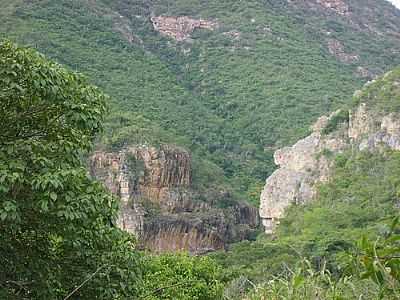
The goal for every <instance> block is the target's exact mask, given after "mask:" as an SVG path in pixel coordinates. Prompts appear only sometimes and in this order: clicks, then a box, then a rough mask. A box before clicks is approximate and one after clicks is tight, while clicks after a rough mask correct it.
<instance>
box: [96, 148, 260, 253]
mask: <svg viewBox="0 0 400 300" xmlns="http://www.w3.org/2000/svg"><path fill="white" fill-rule="evenodd" d="M90 161H91V168H90V169H91V174H92V176H93V177H95V178H97V179H98V180H100V181H102V182H103V183H104V184H105V186H106V187H107V188H108V189H109V190H110V191H111V192H112V193H114V194H115V195H117V196H119V197H120V198H121V205H120V207H121V209H120V216H119V218H118V221H117V225H118V226H119V227H120V228H122V229H124V230H126V231H128V232H130V233H133V234H135V235H136V236H137V237H138V239H139V243H140V246H141V247H142V248H146V249H150V250H152V251H155V252H163V251H179V250H185V251H189V252H191V253H205V252H208V251H213V250H217V249H222V248H224V247H225V245H226V243H228V242H231V241H236V240H241V239H244V238H246V237H247V236H248V234H250V233H251V231H252V230H254V229H256V228H257V226H258V213H257V210H256V209H255V208H253V207H250V206H248V205H245V204H240V203H236V204H235V205H233V206H231V207H230V208H229V209H218V208H216V207H213V205H212V201H210V202H205V201H200V200H195V199H196V198H198V195H197V192H196V191H194V190H193V189H192V188H191V183H192V168H191V157H190V154H189V152H187V151H186V150H184V149H182V148H179V147H173V146H168V145H163V146H160V148H155V147H147V146H141V147H129V148H126V149H124V150H122V151H119V152H118V153H114V152H109V153H107V152H100V151H99V152H96V153H94V154H93V156H92V157H91V160H90Z"/></svg>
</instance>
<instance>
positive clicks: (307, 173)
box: [260, 112, 348, 233]
mask: <svg viewBox="0 0 400 300" xmlns="http://www.w3.org/2000/svg"><path fill="white" fill-rule="evenodd" d="M337 114H338V112H336V113H335V114H332V115H331V116H330V117H326V116H324V117H321V118H320V119H319V120H318V121H317V122H316V123H315V124H314V126H313V127H312V133H311V135H310V136H308V137H306V138H305V139H303V140H300V141H299V142H297V143H296V144H295V145H293V146H292V147H286V148H283V149H280V150H278V151H276V152H275V155H274V159H275V164H276V165H278V166H279V169H278V170H276V171H275V172H274V173H273V174H272V175H271V176H270V177H269V178H268V179H267V182H266V185H265V187H264V190H263V192H262V194H261V205H260V216H261V219H262V223H263V225H264V227H265V231H266V232H267V233H272V232H273V230H274V227H275V226H276V224H277V223H278V222H279V218H280V217H281V216H282V215H283V212H284V210H285V208H286V207H288V206H289V205H290V204H292V203H295V204H302V203H305V202H307V201H309V200H310V199H312V198H313V197H314V195H315V185H316V184H317V183H318V182H321V181H325V180H327V178H328V175H329V168H330V165H331V162H330V160H329V158H328V157H327V155H326V154H328V152H340V151H343V150H344V149H346V147H347V145H348V143H347V141H346V136H345V135H344V134H343V133H344V131H345V128H342V130H341V131H340V132H339V133H337V132H335V133H331V134H327V135H325V134H324V129H325V128H326V126H327V125H328V123H329V122H330V120H332V119H333V118H334V117H335V116H336V115H337ZM324 152H325V155H323V153H324Z"/></svg>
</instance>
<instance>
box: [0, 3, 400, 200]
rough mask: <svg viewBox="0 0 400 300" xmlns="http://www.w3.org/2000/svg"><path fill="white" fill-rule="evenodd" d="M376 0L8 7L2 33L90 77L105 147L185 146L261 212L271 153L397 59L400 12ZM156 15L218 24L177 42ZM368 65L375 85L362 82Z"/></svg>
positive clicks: (201, 169)
mask: <svg viewBox="0 0 400 300" xmlns="http://www.w3.org/2000/svg"><path fill="white" fill-rule="evenodd" d="M370 2H371V3H369V2H368V5H366V6H364V2H363V1H356V0H353V1H351V5H352V7H351V8H352V10H354V11H355V12H354V19H351V20H347V19H346V18H343V17H341V16H338V15H336V14H334V13H330V12H326V11H324V10H322V9H317V10H315V11H314V10H310V9H308V8H307V7H304V5H303V4H301V5H300V4H299V5H297V6H295V5H288V4H287V2H286V1H283V0H279V1H260V0H253V1H246V2H243V1H231V0H225V1H195V0H179V1H135V0H118V1H105V0H104V1H84V0H73V1H70V0H68V1H56V2H55V1H35V2H28V1H22V0H18V1H5V0H4V1H2V2H1V6H2V9H1V12H0V18H1V20H2V22H3V26H2V29H1V31H0V34H2V35H3V36H4V37H6V38H8V39H13V40H15V41H17V42H20V43H22V44H24V45H31V46H34V47H35V48H36V49H38V50H39V51H41V52H42V53H45V54H46V55H48V56H49V57H51V58H54V59H56V60H57V61H58V62H60V63H62V64H65V65H68V66H70V67H71V68H73V69H75V70H78V71H80V72H83V73H85V74H86V75H87V76H89V78H90V80H91V81H92V82H93V83H95V84H96V85H98V86H100V87H101V88H103V90H104V91H105V92H106V93H108V94H109V95H111V100H110V105H109V108H110V110H111V111H110V114H109V115H108V117H107V119H106V126H105V128H106V130H105V133H104V135H103V137H102V139H101V141H99V143H100V144H102V145H104V147H112V148H120V147H123V146H124V145H126V144H136V143H148V144H160V143H174V144H178V145H182V146H184V147H186V148H188V149H190V150H191V152H192V153H193V158H194V163H195V165H196V169H197V170H198V171H197V172H195V175H198V176H196V178H195V179H196V181H197V183H198V185H199V186H204V185H205V186H207V187H209V186H212V185H213V184H214V182H215V181H217V185H218V186H221V185H225V186H226V188H227V189H230V190H232V191H233V192H234V194H235V195H237V198H240V199H244V200H249V201H251V202H253V203H254V204H257V203H258V193H259V192H260V190H261V188H262V185H263V183H264V180H265V178H266V177H267V176H268V175H269V174H270V173H271V172H272V170H273V168H274V164H273V161H272V154H273V152H274V150H276V149H277V148H279V147H281V146H284V145H287V144H288V143H292V142H294V141H296V140H297V139H298V138H299V137H302V136H304V135H306V134H307V132H308V126H309V125H310V124H311V123H312V122H313V120H314V119H316V118H317V117H318V116H320V115H321V114H324V113H326V112H328V111H333V110H335V109H337V108H338V107H340V105H342V104H344V103H347V102H349V101H351V95H352V93H353V92H354V90H356V89H357V88H359V87H360V86H361V85H362V83H363V82H365V81H366V80H368V79H369V78H370V77H369V78H368V76H374V75H376V74H382V73H383V72H385V71H388V70H390V69H391V68H393V67H395V66H396V65H397V64H399V63H400V61H399V56H398V55H397V54H396V51H397V50H398V47H399V43H400V42H399V40H398V39H397V38H396V35H395V31H396V26H397V28H398V26H400V24H399V17H398V14H399V13H398V11H395V10H394V9H393V6H391V5H390V4H389V3H387V2H386V1H384V0H382V1H370ZM369 6H371V7H373V9H374V12H371V11H370V10H368V9H366V8H368V7H369ZM375 11H376V12H380V15H379V16H376V15H375ZM152 15H172V16H174V15H177V16H181V15H188V16H191V17H193V18H203V19H208V20H216V22H217V23H218V24H219V25H218V28H217V29H216V30H214V31H207V30H203V29H200V30H196V31H194V32H193V34H192V36H191V40H190V41H188V42H183V43H179V42H178V43H176V42H175V41H173V40H171V39H170V38H166V37H164V36H162V35H160V34H159V33H158V32H156V31H155V30H154V28H153V26H152V24H151V22H150V16H152ZM362 22H364V23H365V22H370V24H369V25H368V26H371V29H369V30H366V29H365V28H366V26H367V25H365V24H364V23H363V24H361V23H362ZM358 23H360V25H359V24H358ZM363 27H365V28H363ZM393 27H394V28H395V29H393ZM393 30H394V33H392V31H393ZM375 32H382V34H376V33H375ZM333 40H337V41H339V42H340V43H342V44H343V45H344V47H345V52H346V53H356V55H357V56H358V57H359V59H358V60H357V61H354V62H350V63H343V62H341V61H338V59H337V58H336V57H335V56H333V55H331V54H330V53H329V50H328V48H327V44H328V43H329V41H333ZM396 49H397V50H396ZM360 66H361V67H363V68H365V69H367V70H369V74H370V75H367V78H362V77H360V76H359V75H357V74H356V72H357V68H358V67H360ZM99 146H100V145H99ZM215 174H218V176H215ZM221 175H222V176H221ZM255 195H257V196H255Z"/></svg>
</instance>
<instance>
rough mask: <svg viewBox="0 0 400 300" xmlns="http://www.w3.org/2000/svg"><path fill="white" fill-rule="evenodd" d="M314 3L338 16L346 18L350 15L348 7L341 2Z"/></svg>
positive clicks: (338, 0) (323, 1)
mask: <svg viewBox="0 0 400 300" xmlns="http://www.w3.org/2000/svg"><path fill="white" fill-rule="evenodd" d="M316 2H317V3H318V4H320V5H321V6H323V7H325V8H327V9H329V10H332V11H334V12H335V13H337V14H339V15H342V16H346V15H349V14H350V9H349V6H348V5H347V4H346V2H345V1H343V0H316Z"/></svg>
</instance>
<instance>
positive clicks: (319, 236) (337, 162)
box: [213, 68, 400, 299]
mask: <svg viewBox="0 0 400 300" xmlns="http://www.w3.org/2000/svg"><path fill="white" fill-rule="evenodd" d="M348 111H350V116H349V118H345V117H343V116H344V114H337V113H336V114H333V115H332V116H331V118H330V119H329V118H328V117H321V118H320V119H319V121H318V122H317V125H318V126H314V128H313V129H314V131H313V133H312V134H311V135H310V136H308V137H306V138H305V139H303V140H300V141H299V142H297V143H296V144H295V145H294V146H292V147H287V148H285V149H283V150H279V151H277V153H276V158H277V160H278V162H279V163H280V168H279V169H278V170H277V171H276V172H275V173H274V174H272V175H271V177H270V178H269V179H268V180H267V184H266V186H265V190H264V193H263V196H262V199H261V216H262V217H264V219H265V220H266V219H270V221H278V222H275V223H274V224H273V223H271V222H266V223H265V225H267V226H266V230H267V232H268V233H271V231H273V233H274V235H264V236H259V238H258V240H257V241H255V242H247V241H246V242H242V243H238V244H236V245H234V246H232V248H231V249H230V251H228V252H227V253H215V254H213V256H214V257H215V258H217V259H218V260H219V261H220V263H221V264H223V265H224V266H225V267H226V268H227V274H236V276H245V277H247V278H250V279H252V280H254V281H257V282H263V281H268V280H269V279H272V278H274V276H275V275H278V274H285V272H286V271H287V267H288V266H289V267H293V266H294V265H295V264H296V262H298V260H299V258H308V259H309V260H310V261H311V263H312V265H313V266H314V267H315V268H316V269H319V268H321V266H324V264H325V263H326V265H325V267H326V268H328V269H329V270H330V272H332V274H335V275H340V274H343V271H344V269H343V262H344V261H343V258H344V257H343V254H344V253H345V252H346V251H350V250H351V249H353V247H354V245H355V243H356V241H358V240H360V239H361V238H362V237H369V238H371V239H376V238H377V237H379V238H380V241H382V240H384V238H385V237H386V236H387V234H388V232H390V229H389V228H388V226H387V224H390V223H391V222H392V220H393V218H394V217H396V216H398V214H399V191H400V179H399V178H400V147H399V146H400V144H399V142H400V124H399V119H400V118H399V117H400V115H399V113H400V68H397V69H395V70H393V71H391V72H389V73H387V74H386V75H385V76H382V77H380V78H379V79H377V80H376V81H373V82H371V83H369V84H367V85H365V87H364V88H363V89H362V90H361V91H357V92H356V93H355V96H354V101H353V103H352V104H351V107H350V109H348V108H345V109H343V112H348ZM338 115H339V116H340V115H341V116H342V117H341V118H337V117H336V118H335V116H338ZM339 146H340V147H339ZM284 174H286V175H287V177H285V176H283V175H284ZM293 182H294V183H293ZM273 218H275V219H274V220H272V219H273ZM278 224H279V225H278ZM271 225H274V226H272V227H271ZM365 292H366V293H367V294H368V291H365ZM366 299H375V298H374V297H370V298H368V297H366Z"/></svg>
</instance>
